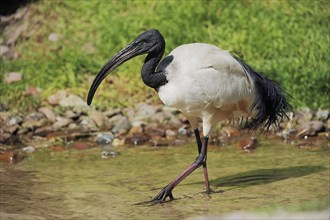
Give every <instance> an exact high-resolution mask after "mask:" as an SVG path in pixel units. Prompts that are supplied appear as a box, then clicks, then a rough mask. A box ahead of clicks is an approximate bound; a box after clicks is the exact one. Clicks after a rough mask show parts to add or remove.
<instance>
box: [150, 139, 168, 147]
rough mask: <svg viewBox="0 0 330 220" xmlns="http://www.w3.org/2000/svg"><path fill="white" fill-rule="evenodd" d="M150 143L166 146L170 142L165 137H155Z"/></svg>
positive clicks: (155, 145)
mask: <svg viewBox="0 0 330 220" xmlns="http://www.w3.org/2000/svg"><path fill="white" fill-rule="evenodd" d="M149 145H150V146H153V147H166V146H168V145H169V143H168V140H166V139H165V138H155V139H152V140H150V141H149Z"/></svg>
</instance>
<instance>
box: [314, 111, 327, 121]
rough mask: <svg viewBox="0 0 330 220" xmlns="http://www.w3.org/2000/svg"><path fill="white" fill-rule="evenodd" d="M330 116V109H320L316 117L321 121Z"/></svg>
mask: <svg viewBox="0 0 330 220" xmlns="http://www.w3.org/2000/svg"><path fill="white" fill-rule="evenodd" d="M328 118H329V111H328V110H323V109H320V108H319V109H318V110H317V112H316V119H317V120H320V121H325V120H327V119H328Z"/></svg>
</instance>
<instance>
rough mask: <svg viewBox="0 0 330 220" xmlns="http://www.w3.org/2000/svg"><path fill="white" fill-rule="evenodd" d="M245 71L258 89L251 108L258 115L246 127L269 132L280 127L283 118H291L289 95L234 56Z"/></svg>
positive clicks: (275, 83)
mask: <svg viewBox="0 0 330 220" xmlns="http://www.w3.org/2000/svg"><path fill="white" fill-rule="evenodd" d="M233 57H234V58H235V59H236V60H237V61H238V62H239V64H240V65H241V66H242V67H243V69H244V71H245V72H246V73H247V74H248V75H249V76H250V77H251V79H252V80H253V83H254V85H255V88H256V97H255V100H254V103H253V104H252V106H251V110H252V111H256V112H257V114H256V116H255V117H254V118H252V120H250V121H249V122H248V123H247V124H246V125H245V126H244V127H245V128H248V129H251V130H254V129H258V128H264V129H266V130H269V128H270V126H271V125H275V127H276V128H278V127H279V123H280V121H281V120H282V118H283V117H286V118H289V117H288V116H287V114H286V113H287V112H289V111H292V107H291V105H290V104H289V103H288V101H287V93H286V92H285V91H284V90H283V89H282V88H281V87H280V85H279V84H278V83H277V82H275V81H273V80H271V79H268V78H267V77H266V76H263V75H261V74H260V73H258V72H256V71H255V70H254V69H252V68H251V67H250V66H249V65H248V64H247V63H245V62H244V60H243V59H240V58H238V57H236V56H233Z"/></svg>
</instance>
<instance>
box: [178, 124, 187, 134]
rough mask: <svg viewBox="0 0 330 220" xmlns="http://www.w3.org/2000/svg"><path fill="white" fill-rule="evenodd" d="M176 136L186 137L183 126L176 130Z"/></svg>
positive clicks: (185, 130)
mask: <svg viewBox="0 0 330 220" xmlns="http://www.w3.org/2000/svg"><path fill="white" fill-rule="evenodd" d="M178 134H179V135H181V136H186V135H187V129H186V128H185V126H183V127H181V128H179V129H178Z"/></svg>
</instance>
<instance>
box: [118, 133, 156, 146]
mask: <svg viewBox="0 0 330 220" xmlns="http://www.w3.org/2000/svg"><path fill="white" fill-rule="evenodd" d="M149 140H150V137H149V136H147V135H135V136H128V137H126V138H125V140H124V143H125V144H128V145H142V144H145V143H147V142H148V141H149Z"/></svg>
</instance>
